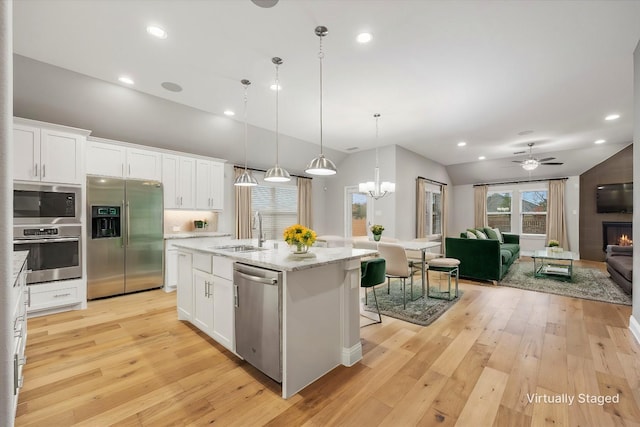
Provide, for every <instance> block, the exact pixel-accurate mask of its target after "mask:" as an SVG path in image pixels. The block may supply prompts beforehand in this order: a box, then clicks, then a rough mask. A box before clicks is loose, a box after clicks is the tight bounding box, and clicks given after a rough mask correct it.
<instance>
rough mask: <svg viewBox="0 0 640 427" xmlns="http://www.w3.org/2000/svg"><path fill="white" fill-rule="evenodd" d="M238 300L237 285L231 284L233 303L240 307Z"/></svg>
mask: <svg viewBox="0 0 640 427" xmlns="http://www.w3.org/2000/svg"><path fill="white" fill-rule="evenodd" d="M238 302H239V301H238V285H233V305H234V306H236V307H240V305H239V304H238Z"/></svg>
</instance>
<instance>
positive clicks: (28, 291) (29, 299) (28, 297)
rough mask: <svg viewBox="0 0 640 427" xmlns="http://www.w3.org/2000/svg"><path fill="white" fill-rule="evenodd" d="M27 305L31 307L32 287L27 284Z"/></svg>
mask: <svg viewBox="0 0 640 427" xmlns="http://www.w3.org/2000/svg"><path fill="white" fill-rule="evenodd" d="M24 303H25V305H26V306H27V307H31V288H30V287H28V286H27V300H26V301H25V302H24Z"/></svg>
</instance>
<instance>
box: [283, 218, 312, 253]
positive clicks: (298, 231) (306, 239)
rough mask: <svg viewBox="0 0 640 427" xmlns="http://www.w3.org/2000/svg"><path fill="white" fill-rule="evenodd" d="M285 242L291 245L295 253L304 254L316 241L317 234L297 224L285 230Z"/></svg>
mask: <svg viewBox="0 0 640 427" xmlns="http://www.w3.org/2000/svg"><path fill="white" fill-rule="evenodd" d="M283 237H284V241H285V242H287V243H288V244H289V245H291V247H292V249H293V251H294V252H293V253H295V254H304V253H306V252H307V251H308V250H309V246H311V245H313V243H314V242H315V241H316V232H315V231H313V230H312V229H310V228H307V227H305V226H304V225H300V224H295V225H292V226H290V227H287V228H285V230H284V233H283Z"/></svg>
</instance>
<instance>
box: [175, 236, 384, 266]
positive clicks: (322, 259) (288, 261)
mask: <svg viewBox="0 0 640 427" xmlns="http://www.w3.org/2000/svg"><path fill="white" fill-rule="evenodd" d="M274 244H277V248H274ZM230 245H251V246H258V242H257V240H255V239H254V240H229V241H225V242H224V243H222V244H221V245H218V246H230ZM175 246H176V247H178V248H184V249H189V250H193V251H198V252H205V253H210V254H213V255H219V256H224V257H228V258H231V259H233V260H234V261H240V262H244V263H247V264H250V265H255V266H258V267H264V268H270V269H273V270H278V271H298V270H304V269H307V268H313V267H319V266H322V265H328V264H333V263H337V262H341V261H348V260H355V259H360V258H362V257H368V256H376V255H378V252H377V251H374V250H368V249H354V248H351V247H338V248H321V247H315V246H314V247H312V248H310V249H309V252H311V254H313V255H315V256H313V255H312V256H310V257H300V256H297V255H294V254H292V253H291V250H290V249H289V246H288V245H287V244H286V243H285V242H284V241H273V240H267V241H266V242H265V243H264V244H263V247H264V249H262V250H258V251H252V252H230V251H228V250H224V249H223V248H217V247H216V246H214V245H211V243H207V242H199V241H197V240H193V241H192V240H189V239H187V240H185V241H184V242H179V243H176V244H175Z"/></svg>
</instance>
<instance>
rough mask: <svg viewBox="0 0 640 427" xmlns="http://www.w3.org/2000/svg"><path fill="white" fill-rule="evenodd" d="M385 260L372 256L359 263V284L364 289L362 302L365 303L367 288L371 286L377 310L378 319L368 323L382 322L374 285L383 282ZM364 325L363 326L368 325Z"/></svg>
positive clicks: (384, 277)
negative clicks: (372, 257)
mask: <svg viewBox="0 0 640 427" xmlns="http://www.w3.org/2000/svg"><path fill="white" fill-rule="evenodd" d="M386 265H387V263H386V261H385V260H384V259H382V258H374V259H370V260H367V261H362V263H361V264H360V273H361V277H360V286H361V287H363V288H365V289H364V303H365V304H367V288H373V298H374V299H375V302H376V310H377V311H378V319H379V320H378V321H377V322H374V323H370V324H369V325H373V324H375V323H382V316H381V315H380V307H379V306H378V297H377V296H376V288H375V287H376V285H380V284H382V283H384V281H385V279H386V276H385V273H386ZM369 325H365V326H369Z"/></svg>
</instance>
